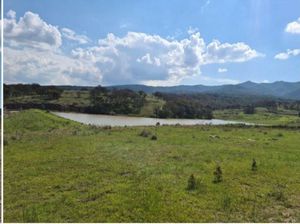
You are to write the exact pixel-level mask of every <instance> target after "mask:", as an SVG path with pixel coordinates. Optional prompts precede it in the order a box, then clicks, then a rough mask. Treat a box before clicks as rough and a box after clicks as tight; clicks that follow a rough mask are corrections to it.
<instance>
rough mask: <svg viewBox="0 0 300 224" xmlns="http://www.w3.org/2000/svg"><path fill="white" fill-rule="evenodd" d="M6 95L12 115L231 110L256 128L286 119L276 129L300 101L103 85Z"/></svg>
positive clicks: (7, 88)
mask: <svg viewBox="0 0 300 224" xmlns="http://www.w3.org/2000/svg"><path fill="white" fill-rule="evenodd" d="M4 93H5V101H4V105H5V107H6V108H7V109H14V110H15V109H17V110H19V109H30V108H38V109H46V110H54V111H73V112H84V113H95V114H112V115H114V114H126V115H133V116H144V117H160V118H200V119H201V118H203V119H212V118H222V117H224V118H225V119H227V118H226V116H227V115H226V114H225V113H226V111H229V113H228V115H229V116H228V119H233V120H240V121H247V120H248V118H253V119H249V120H250V121H251V120H253V121H255V122H257V123H261V120H262V121H265V120H266V121H267V122H269V121H270V122H273V121H274V123H275V122H277V121H276V119H277V118H280V119H281V118H282V117H283V121H282V122H278V124H282V123H286V120H285V119H290V118H291V120H293V121H294V120H297V119H298V120H299V111H300V101H295V100H294V101H293V100H282V99H274V98H268V97H254V96H244V95H242V96H231V95H221V94H209V93H205V94H204V93H197V94H196V93H194V94H192V93H190V94H172V93H160V92H156V93H154V94H146V93H145V92H143V91H133V90H129V89H120V88H104V87H101V86H98V87H95V88H92V87H72V88H71V87H63V86H40V85H38V84H33V85H22V84H18V85H4ZM259 108H263V109H264V110H265V111H264V113H265V114H267V115H268V116H270V118H268V117H267V118H266V119H265V117H261V116H260V115H261V114H262V113H261V111H260V109H259ZM220 111H221V113H220ZM236 111H240V114H239V116H235V113H232V112H236ZM222 113H223V114H222ZM244 115H245V116H244ZM251 115H254V116H251ZM274 117H275V119H274ZM297 117H298V118H297ZM296 118H297V119H296ZM260 119H261V120H260ZM263 123H265V122H263ZM272 124H273V123H272Z"/></svg>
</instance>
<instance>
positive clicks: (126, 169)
mask: <svg viewBox="0 0 300 224" xmlns="http://www.w3.org/2000/svg"><path fill="white" fill-rule="evenodd" d="M223 116H225V115H224V114H223ZM249 116H250V115H249ZM294 117H296V116H294ZM249 119H250V118H249ZM253 120H254V119H253ZM142 132H143V136H141V135H140V133H142ZM153 136H156V137H157V139H156V140H155V138H153ZM153 139H154V140H153ZM253 159H255V161H256V166H255V169H254V168H253ZM299 161H300V129H299V128H292V127H285V128H283V127H282V128H279V127H276V128H275V127H258V126H243V125H239V126H156V127H123V128H121V127H120V128H111V127H96V126H91V125H82V124H79V123H76V122H73V121H70V120H66V119H63V118H60V117H57V116H55V115H53V114H51V113H49V112H46V111H41V110H32V109H31V110H24V111H21V112H15V113H8V114H6V115H5V117H4V180H5V181H4V221H5V222H300V204H299V201H300V162H299ZM217 166H220V167H221V170H222V181H220V182H217V183H215V182H214V180H215V175H214V172H215V171H216V167H217ZM192 174H193V176H194V177H195V181H194V182H193V184H192V187H190V188H188V182H189V179H190V176H191V175H192Z"/></svg>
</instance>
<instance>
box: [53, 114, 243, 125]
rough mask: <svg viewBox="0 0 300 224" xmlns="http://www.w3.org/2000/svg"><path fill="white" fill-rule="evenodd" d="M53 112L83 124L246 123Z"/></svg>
mask: <svg viewBox="0 0 300 224" xmlns="http://www.w3.org/2000/svg"><path fill="white" fill-rule="evenodd" d="M53 114H55V115H57V116H60V117H63V118H67V119H70V120H73V121H77V122H80V123H83V124H92V125H98V126H108V125H110V126H153V125H156V123H157V122H159V123H160V125H176V124H180V125H224V124H247V123H243V122H237V121H225V120H218V119H212V120H205V119H161V118H146V117H129V116H112V115H100V114H84V113H69V112H68V113H65V112H53Z"/></svg>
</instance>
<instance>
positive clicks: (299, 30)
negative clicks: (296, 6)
mask: <svg viewBox="0 0 300 224" xmlns="http://www.w3.org/2000/svg"><path fill="white" fill-rule="evenodd" d="M285 32H287V33H293V34H300V17H299V18H298V20H296V21H293V22H290V23H288V24H287V26H286V28H285Z"/></svg>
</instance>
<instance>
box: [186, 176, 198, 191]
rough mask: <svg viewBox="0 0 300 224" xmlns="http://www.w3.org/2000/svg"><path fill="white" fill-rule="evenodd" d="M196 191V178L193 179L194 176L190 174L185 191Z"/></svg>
mask: <svg viewBox="0 0 300 224" xmlns="http://www.w3.org/2000/svg"><path fill="white" fill-rule="evenodd" d="M195 189H196V178H195V177H194V174H192V175H191V176H190V177H189V179H188V185H187V190H189V191H191V190H195Z"/></svg>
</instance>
